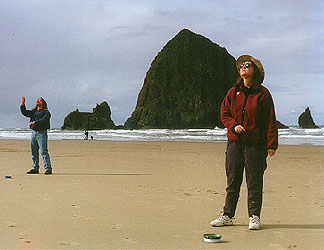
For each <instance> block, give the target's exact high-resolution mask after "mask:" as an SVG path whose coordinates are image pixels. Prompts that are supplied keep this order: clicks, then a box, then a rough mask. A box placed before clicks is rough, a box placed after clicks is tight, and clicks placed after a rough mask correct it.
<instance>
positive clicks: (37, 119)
mask: <svg viewBox="0 0 324 250" xmlns="http://www.w3.org/2000/svg"><path fill="white" fill-rule="evenodd" d="M25 102H26V99H25V97H24V96H23V97H22V98H21V106H20V110H21V113H22V114H23V115H24V116H26V117H29V118H30V122H29V127H30V128H31V129H32V136H31V153H32V160H33V168H32V169H31V170H30V171H28V172H27V174H39V149H40V152H41V155H42V157H43V160H44V168H45V174H46V175H48V174H52V166H51V160H50V156H49V153H48V150H47V140H48V136H47V129H49V128H50V118H51V114H50V112H49V111H48V109H47V103H46V101H45V100H44V98H42V97H41V98H38V99H37V100H36V106H35V107H34V108H33V109H32V110H27V109H26V105H25Z"/></svg>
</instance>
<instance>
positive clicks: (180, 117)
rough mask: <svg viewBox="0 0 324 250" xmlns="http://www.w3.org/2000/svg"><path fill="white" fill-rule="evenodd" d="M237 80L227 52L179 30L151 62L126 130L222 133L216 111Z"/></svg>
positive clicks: (221, 125) (190, 33) (218, 111)
mask: <svg viewBox="0 0 324 250" xmlns="http://www.w3.org/2000/svg"><path fill="white" fill-rule="evenodd" d="M236 78H237V71H236V67H235V59H234V57H233V56H231V55H230V54H229V53H228V52H227V51H226V49H225V48H223V47H220V46H219V45H217V44H215V43H213V42H212V41H211V40H209V39H207V38H205V37H203V36H201V35H197V34H195V33H193V32H191V31H190V30H187V29H184V30H181V31H180V32H179V33H178V34H177V35H176V36H175V37H174V38H173V39H172V40H170V41H169V42H168V43H167V44H166V45H165V46H164V48H163V49H162V50H161V51H160V52H159V53H158V54H157V56H156V57H155V59H154V60H153V62H152V64H151V67H150V69H149V70H148V72H147V73H146V77H145V79H144V84H143V87H142V89H141V91H140V93H139V95H138V99H137V105H136V108H135V110H134V111H133V113H132V115H131V117H130V118H128V120H127V121H126V123H125V127H126V128H170V129H185V128H215V127H216V126H217V127H221V128H222V127H224V125H223V124H222V122H221V120H220V106H221V103H222V101H223V98H224V96H225V95H226V93H227V91H228V89H229V88H231V87H232V86H233V84H234V82H235V80H236Z"/></svg>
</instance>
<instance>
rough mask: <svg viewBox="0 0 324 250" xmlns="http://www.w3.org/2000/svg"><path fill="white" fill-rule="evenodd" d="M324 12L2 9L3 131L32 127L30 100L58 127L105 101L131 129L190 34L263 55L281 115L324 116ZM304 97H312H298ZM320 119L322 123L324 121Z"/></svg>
mask: <svg viewBox="0 0 324 250" xmlns="http://www.w3.org/2000/svg"><path fill="white" fill-rule="evenodd" d="M323 7H324V6H323V3H322V2H321V1H311V2H309V1H306V0H305V1H291V0H290V1H284V2H282V1H256V0H255V1H249V3H248V4H243V3H242V1H230V2H229V1H225V0H224V1H217V2H216V1H205V2H204V4H201V1H197V0H191V1H162V2H161V1H155V0H153V1H144V0H142V1H136V0H135V1H99V0H98V1H81V0H80V1H66V2H59V1H36V0H35V1H32V0H29V1H23V2H22V1H2V2H0V8H1V10H2V12H1V14H0V35H1V40H0V56H1V58H2V60H1V61H0V86H1V90H2V91H1V93H0V98H1V100H2V105H1V110H0V115H1V120H0V127H26V123H27V122H26V120H25V119H24V118H22V117H21V116H20V114H19V110H18V108H19V103H20V97H21V96H22V95H26V97H27V105H28V107H32V106H33V105H34V102H35V99H36V98H37V97H39V96H43V97H44V98H45V99H46V100H47V101H48V103H49V106H50V110H51V112H52V117H53V118H52V124H53V127H60V126H61V125H62V123H63V119H64V116H65V115H67V113H69V112H70V111H73V110H75V109H76V108H79V109H80V110H83V111H91V110H92V108H93V107H94V106H95V104H96V103H98V102H101V101H104V100H107V101H108V102H109V104H110V106H111V109H112V118H113V120H114V121H115V123H117V124H123V123H124V122H125V120H126V119H127V118H128V117H129V116H130V115H131V112H132V111H133V109H134V107H135V105H136V99H137V95H138V93H139V90H140V89H141V87H142V84H143V81H144V77H145V73H146V72H147V70H148V69H149V66H150V63H151V62H152V60H153V59H154V57H155V55H156V54H157V53H158V52H159V51H160V50H161V49H162V47H163V46H164V45H165V44H166V43H167V42H168V40H170V39H171V38H172V37H174V36H175V35H176V34H177V33H178V32H179V31H180V30H181V29H183V28H189V29H191V30H192V31H194V32H196V33H200V34H202V35H204V36H206V37H208V38H210V39H211V40H212V41H214V42H216V43H218V44H219V45H220V46H225V47H226V48H227V50H228V51H229V53H231V54H232V55H233V56H235V57H237V56H239V55H240V54H243V53H250V54H253V55H255V56H256V57H259V58H260V59H261V61H262V63H263V64H264V67H265V69H266V82H265V85H266V86H267V87H269V89H270V90H271V91H273V95H274V99H275V101H276V105H277V110H278V112H277V113H278V116H279V117H286V116H285V113H287V112H289V110H292V109H293V106H294V102H297V104H296V105H298V106H303V105H305V106H306V105H309V103H311V105H313V107H314V110H318V111H319V110H321V109H322V110H323V108H324V103H323V102H314V101H313V99H314V98H313V97H315V96H317V95H318V94H317V93H318V92H321V91H323V89H322V87H321V85H319V84H318V83H319V82H323V80H324V75H323V73H322V68H323V66H324V59H323V58H324V45H323V43H322V40H321V39H322V37H323V35H324V34H323V32H324V29H323V26H324V25H323V21H322V16H323V14H324V13H323V12H324V8H323ZM305 84H307V87H303V86H305ZM279 87H281V88H282V89H279ZM300 92H303V93H305V95H306V96H308V98H299V97H300V94H299V93H300ZM285 93H286V94H287V95H288V96H291V101H287V98H285V97H284V96H285ZM297 99H298V101H296V100H297ZM306 102H309V103H306ZM315 114H316V115H317V114H318V115H319V116H320V117H319V118H318V119H317V121H318V122H320V123H322V124H324V117H323V114H322V113H320V112H317V113H316V112H314V115H315ZM284 122H286V123H288V124H290V123H295V121H294V120H293V119H292V118H289V119H287V121H284Z"/></svg>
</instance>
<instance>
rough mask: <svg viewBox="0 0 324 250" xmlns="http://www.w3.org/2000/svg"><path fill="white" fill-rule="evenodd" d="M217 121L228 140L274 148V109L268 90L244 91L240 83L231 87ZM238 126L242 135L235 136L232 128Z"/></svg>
mask: <svg viewBox="0 0 324 250" xmlns="http://www.w3.org/2000/svg"><path fill="white" fill-rule="evenodd" d="M244 106H245V107H244ZM221 120H222V122H223V124H224V125H225V127H226V128H227V137H228V139H230V140H234V141H240V142H242V143H247V144H264V145H265V146H266V148H267V149H274V150H276V149H277V148H278V128H277V120H276V115H275V108H274V104H273V100H272V97H271V94H270V92H269V90H268V89H267V88H265V87H263V86H260V87H259V88H251V89H248V88H246V87H245V86H244V85H243V84H241V85H239V87H236V88H235V87H233V88H231V89H230V90H229V91H228V93H227V95H226V96H225V98H224V100H223V103H222V106H221ZM239 124H241V125H243V126H244V128H245V129H246V132H242V133H241V134H237V133H235V131H234V127H235V126H236V125H239Z"/></svg>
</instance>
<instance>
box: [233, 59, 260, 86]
mask: <svg viewBox="0 0 324 250" xmlns="http://www.w3.org/2000/svg"><path fill="white" fill-rule="evenodd" d="M252 66H253V70H254V73H253V77H252V85H251V87H252V88H254V89H257V88H260V87H261V84H262V81H263V78H262V74H261V73H260V71H259V69H258V67H257V66H256V65H255V64H254V63H253V62H252ZM242 83H243V78H242V77H241V76H240V75H238V77H237V79H236V82H235V84H234V87H235V88H236V89H237V88H238V87H239V86H240V85H241V84H242Z"/></svg>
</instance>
